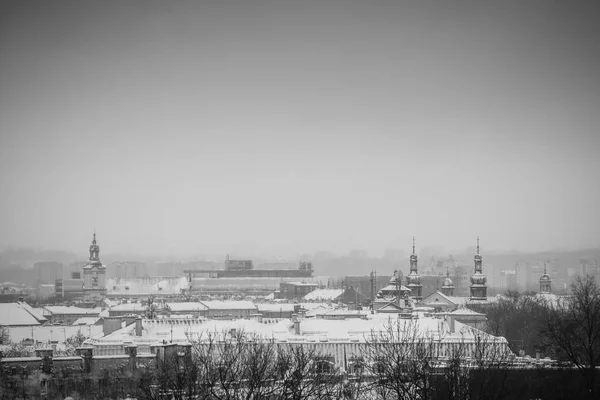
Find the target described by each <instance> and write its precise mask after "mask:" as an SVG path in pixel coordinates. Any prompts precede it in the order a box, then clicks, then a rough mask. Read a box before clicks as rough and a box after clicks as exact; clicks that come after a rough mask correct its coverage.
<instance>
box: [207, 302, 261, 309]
mask: <svg viewBox="0 0 600 400" xmlns="http://www.w3.org/2000/svg"><path fill="white" fill-rule="evenodd" d="M202 304H204V305H205V306H206V307H208V309H209V310H256V306H255V305H254V303H252V302H250V301H244V300H209V301H202Z"/></svg>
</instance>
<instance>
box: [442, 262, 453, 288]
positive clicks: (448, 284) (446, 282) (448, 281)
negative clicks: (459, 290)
mask: <svg viewBox="0 0 600 400" xmlns="http://www.w3.org/2000/svg"><path fill="white" fill-rule="evenodd" d="M442 294H444V295H446V296H454V282H452V279H450V270H449V268H448V264H446V279H444V284H443V285H442Z"/></svg>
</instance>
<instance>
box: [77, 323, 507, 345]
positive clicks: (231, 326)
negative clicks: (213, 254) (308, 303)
mask: <svg viewBox="0 0 600 400" xmlns="http://www.w3.org/2000/svg"><path fill="white" fill-rule="evenodd" d="M453 325H454V331H452V330H451V326H450V325H449V324H448V321H447V320H445V319H441V318H431V317H421V318H416V319H402V318H398V317H397V316H395V315H394V316H392V315H390V314H369V315H367V317H366V318H365V319H358V318H353V319H342V320H326V319H301V320H300V326H299V329H300V334H296V333H295V329H294V324H293V323H292V321H291V320H289V319H281V320H278V321H277V322H275V323H265V321H264V320H263V322H259V321H257V320H241V319H240V320H211V319H183V318H165V319H155V320H148V319H144V320H142V327H143V329H142V332H141V336H136V334H135V325H134V324H131V325H129V326H126V327H122V328H121V329H119V330H117V331H115V332H112V333H110V334H109V335H106V336H100V335H99V336H96V337H94V338H92V339H90V340H88V341H87V343H89V344H92V345H95V346H96V345H111V346H114V345H119V344H121V345H122V344H123V343H133V344H138V345H145V346H143V348H145V349H147V348H148V347H147V346H148V345H152V344H158V343H161V342H163V341H164V340H167V341H171V338H172V341H173V343H188V342H189V341H190V340H204V339H207V338H208V337H209V336H212V337H213V338H214V337H215V336H216V337H217V339H220V338H223V337H224V336H225V337H226V336H227V335H231V333H232V330H235V333H237V332H244V333H245V334H247V335H250V336H255V337H261V338H265V339H274V340H276V341H277V342H327V341H332V342H365V341H372V340H375V339H378V338H381V337H382V336H381V335H383V336H385V335H386V333H387V332H388V331H387V329H388V328H390V327H391V328H392V331H393V332H394V335H396V336H393V337H392V338H397V340H399V341H403V340H413V339H414V338H415V337H419V338H423V339H432V340H436V341H437V340H439V341H440V342H469V341H471V340H475V339H477V337H485V338H487V340H489V341H493V342H496V343H502V344H506V343H507V342H506V339H505V338H503V337H494V336H492V335H489V334H486V333H485V332H483V331H481V330H478V329H475V328H472V327H470V326H468V325H465V324H462V323H460V322H458V321H454V324H453ZM171 335H172V336H171ZM229 337H231V336H229ZM144 351H147V350H144Z"/></svg>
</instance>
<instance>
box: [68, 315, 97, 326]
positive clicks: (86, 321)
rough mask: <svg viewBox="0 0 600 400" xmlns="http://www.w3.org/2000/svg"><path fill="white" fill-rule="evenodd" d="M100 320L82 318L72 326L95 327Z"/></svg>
mask: <svg viewBox="0 0 600 400" xmlns="http://www.w3.org/2000/svg"><path fill="white" fill-rule="evenodd" d="M99 320H100V317H81V318H79V319H78V320H77V321H75V322H73V324H72V325H95V324H96V323H97V322H98V321H99Z"/></svg>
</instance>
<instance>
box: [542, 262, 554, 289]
mask: <svg viewBox="0 0 600 400" xmlns="http://www.w3.org/2000/svg"><path fill="white" fill-rule="evenodd" d="M540 293H544V294H550V293H552V279H550V276H549V275H548V274H547V273H546V262H545V261H544V275H542V276H540Z"/></svg>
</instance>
